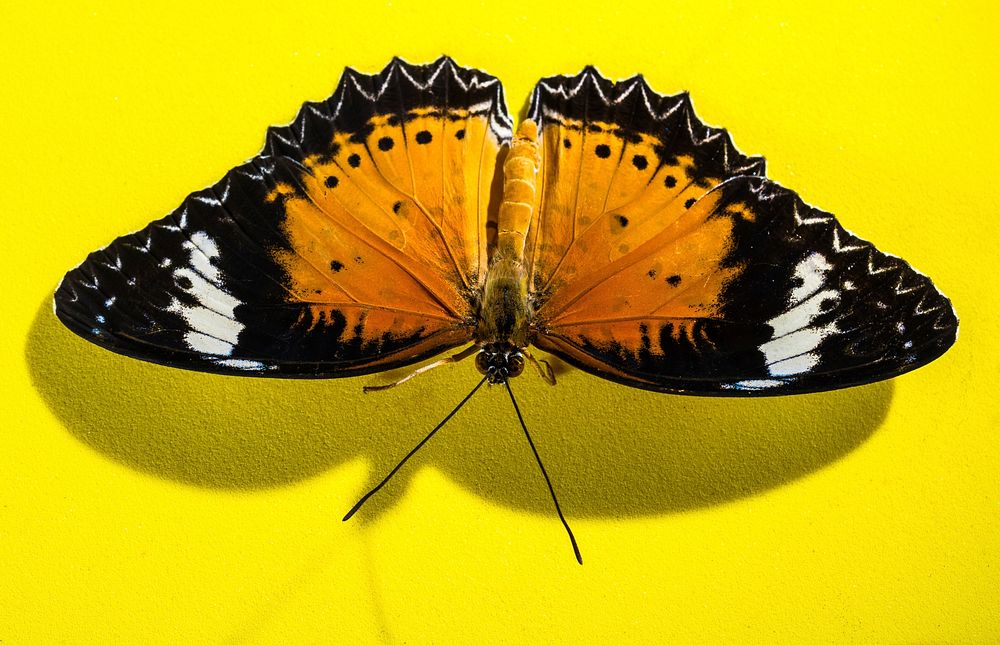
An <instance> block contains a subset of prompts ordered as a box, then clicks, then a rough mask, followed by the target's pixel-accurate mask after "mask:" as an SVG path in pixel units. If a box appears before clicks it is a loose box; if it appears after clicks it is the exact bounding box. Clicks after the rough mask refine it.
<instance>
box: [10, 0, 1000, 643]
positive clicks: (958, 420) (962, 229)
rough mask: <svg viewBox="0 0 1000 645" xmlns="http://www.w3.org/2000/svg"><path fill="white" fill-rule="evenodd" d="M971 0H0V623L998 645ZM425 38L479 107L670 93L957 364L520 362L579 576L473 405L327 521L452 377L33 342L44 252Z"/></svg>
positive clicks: (140, 212)
mask: <svg viewBox="0 0 1000 645" xmlns="http://www.w3.org/2000/svg"><path fill="white" fill-rule="evenodd" d="M112 4H113V5H114V6H112ZM915 4H919V6H914V5H915ZM991 4H992V3H982V4H981V5H980V4H973V3H963V2H923V3H902V2H900V3H885V4H883V3H871V2H865V3H830V2H821V3H820V2H817V3H803V2H797V1H794V0H793V1H790V2H782V3H771V4H769V5H768V6H766V7H758V8H755V9H747V8H742V7H740V6H734V5H733V3H727V4H724V5H718V6H713V5H709V4H706V3H694V2H653V3H649V4H630V3H627V2H606V1H602V2H590V1H585V0H576V1H574V2H562V3H546V2H540V3H539V2H535V3H528V4H523V3H522V4H521V5H518V4H516V3H495V4H487V3H482V2H473V1H466V2H447V3H433V2H411V1H409V0H392V1H391V2H375V3H368V2H350V3H342V2H333V1H331V0H324V1H323V2H315V3H310V4H293V3H277V2H267V3H238V4H234V5H233V6H232V7H228V8H217V7H216V3H212V2H204V1H202V2H160V3H152V4H151V8H146V9H142V10H139V9H133V8H132V5H133V3H127V2H119V3H103V2H93V3H58V2H55V3H29V2H20V3H14V2H5V3H4V8H3V9H2V10H0V65H2V69H3V83H2V90H0V91H2V93H3V94H2V100H0V128H2V140H3V153H2V155H0V171H2V173H0V176H2V177H3V189H4V190H3V200H2V204H3V206H2V214H3V223H4V235H3V238H2V240H3V245H2V253H0V262H2V267H3V297H2V299H0V303H2V304H0V306H2V313H0V325H2V348H0V349H2V352H3V370H2V376H0V378H2V381H0V392H2V397H3V408H2V415H3V416H2V429H0V641H2V642H4V643H59V642H66V643H82V642H95V643H96V642H101V643H109V642H126V643H127V642H134V643H140V642H141V643H153V642H165V643H196V642H206V643H214V642H223V643H243V642H247V643H299V642H303V643H304V642H311V643H312V642H317V643H318V642H330V643H335V642H336V643H355V642H358V643H364V642H392V643H403V642H407V643H422V642H432V641H433V642H440V643H450V642H536V643H537V642H566V643H580V642H619V641H627V642H650V643H659V642H671V643H683V642H706V643H722V642H727V643H731V642H788V643H801V642H835V641H847V642H850V641H853V642H879V643H916V642H920V643H932V642H933V643H949V642H954V643H970V642H1000V636H998V634H1000V616H998V613H997V612H998V610H997V591H998V589H1000V581H998V578H1000V503H998V502H1000V496H998V483H1000V477H998V468H1000V440H998V431H997V427H996V426H997V420H998V419H997V417H998V413H997V403H996V387H997V380H998V379H997V377H998V371H1000V370H998V356H997V349H996V348H997V344H996V340H995V339H996V338H998V335H1000V325H998V314H1000V307H998V306H997V305H998V295H997V294H998V289H997V286H996V281H997V275H998V269H1000V267H998V260H997V248H996V244H997V239H998V236H997V233H998V221H1000V181H998V179H997V177H996V171H997V169H998V165H1000V164H998V157H997V149H998V148H997V145H998V143H1000V141H998V136H997V135H998V133H1000V126H998V123H1000V121H998V119H997V118H996V109H997V105H998V98H1000V92H998V73H997V72H998V62H997V61H998V57H997V54H996V42H997V40H998V37H1000V29H998V27H997V25H998V24H1000V21H998V16H997V15H996V12H995V11H994V10H992V9H988V8H987V7H989V6H991ZM136 6H138V5H136ZM441 53H449V54H450V55H452V56H454V57H455V58H456V59H457V60H458V61H459V62H460V63H462V64H465V65H471V66H476V67H480V68H482V69H485V70H487V71H489V72H490V73H493V74H495V75H497V76H498V77H500V78H501V79H502V81H503V82H504V84H505V87H506V91H507V98H508V101H509V103H510V106H511V110H512V112H514V113H515V114H516V113H517V111H518V110H520V109H521V108H522V107H523V104H524V101H525V100H526V98H527V96H528V93H529V92H530V90H531V87H532V85H533V84H534V82H535V80H537V79H538V78H539V77H541V76H543V75H550V74H554V73H575V72H576V71H578V70H579V69H580V67H582V66H583V65H584V64H587V63H593V64H596V65H597V66H598V67H599V68H600V69H601V70H602V71H603V72H604V73H605V74H606V75H608V76H610V77H613V78H622V77H625V76H629V75H631V74H633V73H635V72H643V73H644V74H645V75H646V76H647V78H648V80H649V82H650V84H651V85H652V86H653V87H654V88H655V89H657V90H659V91H661V92H665V93H667V92H669V93H673V92H676V91H679V90H682V89H687V90H690V91H691V94H692V97H693V100H694V103H695V107H696V109H697V111H698V114H699V115H700V116H701V117H702V119H704V120H705V121H706V122H708V123H711V124H716V125H724V126H726V127H727V128H729V130H730V132H731V133H733V136H734V139H735V141H736V143H737V145H738V146H739V147H740V148H741V149H742V150H744V151H746V152H748V153H758V154H764V155H765V156H767V158H768V160H769V168H770V170H769V173H770V176H771V177H773V178H775V179H776V180H778V181H779V182H781V183H783V184H784V185H786V186H789V187H791V188H794V189H796V190H798V191H799V193H800V194H801V195H802V196H803V197H804V198H805V199H806V200H807V201H809V202H810V203H814V204H817V205H820V206H822V207H823V208H825V209H827V210H830V211H832V212H834V213H837V214H838V215H839V217H840V219H841V221H842V222H843V223H844V224H845V225H846V226H847V227H848V228H850V229H851V230H853V231H855V232H856V233H858V234H859V235H861V236H862V237H865V238H867V239H871V240H874V241H876V242H877V243H878V245H879V246H880V248H882V249H883V250H886V251H888V252H891V253H894V254H898V255H901V256H903V257H905V258H906V259H908V260H909V261H910V262H911V263H913V264H914V265H915V266H916V267H917V268H919V269H920V270H921V271H923V272H926V273H927V274H929V275H931V276H933V278H934V280H935V282H936V283H937V284H938V286H939V287H940V288H941V289H942V290H943V291H944V292H945V293H946V294H947V295H949V296H950V297H951V298H952V300H953V301H954V303H955V305H956V307H957V309H958V312H959V316H960V318H961V320H962V331H961V337H960V339H959V341H958V344H957V345H956V346H955V347H954V348H953V349H952V350H951V351H950V352H949V353H948V354H946V355H945V356H944V357H943V358H942V359H940V360H938V361H937V362H935V363H933V364H931V365H929V366H927V367H925V368H923V369H921V370H919V371H917V372H914V373H912V374H909V375H906V376H903V377H901V378H899V379H896V380H895V381H893V382H886V383H880V384H875V385H871V386H867V387H862V388H856V389H853V390H848V391H841V392H834V393H827V394H817V395H809V396H801V397H793V398H780V399H766V400H716V399H690V398H683V397H671V396H666V395H656V394H650V393H645V392H639V391H634V390H630V389H628V388H625V387H622V386H618V385H613V384H610V383H606V382H603V381H600V380H599V379H596V378H593V377H590V376H587V375H585V374H582V373H579V372H576V371H573V370H570V369H568V368H565V369H563V370H561V373H560V374H559V379H560V383H559V385H558V386H557V387H556V388H548V387H547V386H545V385H544V384H542V383H541V382H540V380H539V379H537V378H533V377H532V376H530V375H529V376H528V377H527V378H520V379H518V380H517V381H515V383H514V386H515V388H516V391H517V392H518V393H519V395H520V397H521V399H522V401H521V403H522V407H523V409H524V410H525V415H526V420H527V422H528V424H529V425H530V427H531V428H532V430H533V433H534V436H535V439H536V442H537V443H538V444H539V449H540V451H541V452H542V455H543V457H544V458H545V460H546V463H547V466H548V468H549V470H550V473H551V474H552V476H553V479H554V482H555V485H556V487H557V489H558V491H559V492H560V493H561V499H562V502H563V506H564V508H565V510H566V512H567V514H568V516H569V519H570V521H571V523H572V525H573V526H574V528H575V530H576V533H577V537H578V538H579V540H580V544H581V548H582V550H583V555H584V560H585V563H586V564H585V565H584V566H583V567H579V566H578V565H577V564H576V563H575V561H574V560H573V557H572V554H571V551H570V549H569V546H568V543H567V540H566V537H565V535H564V534H563V532H562V528H561V527H560V525H559V523H558V520H557V519H556V517H555V516H554V514H553V513H552V511H551V508H550V502H549V500H548V499H547V496H546V492H545V489H544V485H543V483H542V481H541V479H540V478H539V477H538V474H537V472H536V469H535V466H534V464H533V463H532V460H531V455H530V452H529V451H528V448H527V446H526V445H525V444H524V442H523V439H522V438H521V437H520V435H519V433H520V431H519V429H518V428H517V426H516V425H515V424H516V420H515V417H514V416H513V414H512V411H511V410H510V409H509V404H508V403H507V402H506V401H505V399H504V397H503V396H502V393H501V392H500V391H497V390H496V389H494V390H492V391H483V392H481V393H480V394H479V395H477V397H476V398H475V399H474V400H473V402H472V403H470V404H469V406H468V407H467V408H466V409H464V410H463V411H462V412H461V413H460V414H459V416H458V417H457V418H456V419H455V420H454V422H453V423H451V424H450V425H449V426H448V427H446V429H445V430H444V431H442V433H441V434H440V435H439V436H438V437H436V438H435V440H434V441H433V442H432V443H431V444H430V445H429V446H428V447H427V448H426V449H425V450H424V451H423V452H422V454H420V455H419V456H418V458H417V459H416V460H415V461H414V463H412V464H411V465H410V467H408V468H407V469H406V470H405V471H403V472H402V473H401V475H400V476H399V477H398V478H397V479H396V480H395V481H394V483H393V485H392V486H391V487H390V488H389V489H388V490H386V491H385V492H384V493H383V494H382V495H381V496H380V497H379V498H377V499H375V500H373V502H372V504H371V505H370V506H368V507H366V508H365V509H364V510H363V511H362V512H361V513H360V514H359V516H358V517H357V518H356V519H355V520H352V521H351V522H349V523H346V524H344V523H341V521H340V518H341V516H342V515H343V513H344V512H345V510H346V509H347V508H349V507H350V505H351V504H352V503H353V502H354V501H355V500H356V499H357V497H358V496H359V495H360V494H361V493H362V492H364V490H366V488H367V487H368V486H369V485H370V484H371V483H373V481H375V480H377V478H378V477H380V476H381V474H382V473H384V472H385V471H386V469H387V468H389V467H390V466H391V465H392V463H393V462H394V461H395V460H396V459H397V458H398V457H399V456H401V455H402V454H403V453H404V452H405V451H406V450H408V449H409V448H410V446H412V445H413V443H414V442H415V441H416V440H417V438H419V437H420V436H422V435H423V434H424V433H425V432H426V431H427V430H428V429H429V428H430V427H432V426H433V425H434V424H435V423H436V422H437V421H438V420H439V419H440V418H441V417H443V416H444V414H445V413H446V412H447V411H448V410H450V409H451V407H452V406H453V405H454V403H456V402H457V401H458V400H459V399H460V398H461V397H462V396H463V395H464V394H465V393H466V392H467V391H468V389H469V388H470V387H471V386H472V384H473V383H474V381H475V379H476V375H475V373H474V369H473V367H472V366H471V365H470V364H464V365H461V366H457V367H454V368H451V369H446V370H445V369H442V370H439V371H438V372H437V373H433V374H430V375H428V376H425V377H422V378H420V379H418V381H417V382H412V383H410V384H407V386H406V387H403V388H399V389H397V390H394V391H390V392H387V393H384V394H381V395H370V396H363V395H362V394H361V392H360V388H361V385H362V384H364V383H372V382H380V380H379V379H378V378H375V377H367V378H360V379H347V380H339V381H325V382H278V381H257V380H249V379H247V380H243V379H239V378H231V377H218V376H211V375H204V374H194V373H187V372H182V371H175V370H170V369H167V368H161V367H157V366H153V365H148V364H145V363H140V362H137V361H131V360H129V359H125V358H121V357H118V356H115V355H112V354H109V353H107V352H104V351H102V350H99V349H97V348H96V347H93V346H91V345H89V344H87V343H85V342H83V341H81V340H79V339H77V338H76V337H75V336H72V335H71V334H70V333H69V332H67V331H65V330H64V329H62V327H61V326H60V325H59V324H58V323H57V322H56V321H55V319H54V317H53V316H52V313H51V306H50V297H51V296H50V294H51V292H52V290H53V289H54V288H55V286H56V284H57V282H58V281H59V279H60V278H61V276H62V274H63V273H64V272H65V271H66V270H67V269H69V268H70V267H72V266H74V265H76V264H77V263H78V262H80V261H81V260H82V259H83V258H84V257H85V255H86V254H87V253H88V252H89V251H91V250H93V249H95V248H98V247H100V246H103V245H105V244H106V243H108V242H109V241H110V240H111V239H113V238H114V237H116V236H118V235H120V234H122V233H125V232H128V231H131V230H134V229H136V228H139V227H141V226H142V225H144V224H145V223H146V222H147V221H149V220H152V219H155V218H158V217H160V216H161V215H163V214H165V213H166V212H168V211H169V210H171V209H173V208H174V207H175V206H177V205H178V204H179V203H180V201H181V199H182V198H183V197H184V196H185V195H186V194H187V193H188V192H190V191H192V190H195V189H199V188H201V187H203V186H205V185H207V184H209V183H212V182H214V181H215V180H217V179H218V178H219V177H221V176H222V174H223V173H224V172H225V171H226V170H228V169H229V168H230V167H231V166H233V165H236V164H237V163H239V162H241V161H242V160H244V159H245V158H247V157H249V156H251V155H253V154H254V153H256V152H257V150H258V149H259V147H260V145H261V143H262V141H263V132H264V128H265V127H266V126H267V125H269V124H272V123H284V122H287V121H289V120H290V119H291V118H292V117H293V116H294V114H295V113H296V111H297V109H298V106H299V105H300V103H301V102H302V101H304V100H307V99H312V100H316V99H321V98H324V97H326V96H327V95H328V94H329V93H330V92H331V91H332V89H333V87H334V85H335V84H336V81H337V79H338V78H339V75H340V72H341V70H342V68H343V67H344V66H345V65H351V66H354V67H357V68H358V69H361V70H364V71H369V72H371V71H376V70H379V69H381V68H382V66H383V65H384V64H385V63H386V62H388V60H389V58H390V57H391V56H392V55H401V56H403V57H405V58H407V59H408V60H410V61H413V62H424V61H429V60H431V59H433V58H435V57H437V56H438V55H439V54H441Z"/></svg>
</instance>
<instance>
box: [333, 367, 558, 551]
mask: <svg viewBox="0 0 1000 645" xmlns="http://www.w3.org/2000/svg"><path fill="white" fill-rule="evenodd" d="M487 378H489V377H488V376H484V377H483V380H481V381H479V385H477V386H476V387H474V388H472V391H471V392H469V393H468V394H466V395H465V398H464V399H462V402H461V403H459V404H458V405H456V406H455V409H454V410H452V411H451V412H449V413H448V416H446V417H445V418H444V420H443V421H442V422H441V423H439V424H437V425H436V426H435V427H434V429H433V430H431V431H430V432H429V433H427V436H426V437H424V438H423V439H421V440H420V443H418V444H417V445H416V446H414V447H413V450H411V451H410V452H408V453H406V456H405V457H403V459H402V460H401V461H400V462H399V463H398V464H396V467H395V468H393V469H392V470H390V471H389V474H388V475H386V476H385V479H383V480H382V481H381V482H379V484H378V486H376V487H375V488H373V489H371V490H370V491H368V492H367V493H365V496H364V497H362V498H361V499H359V500H358V503H357V504H355V505H354V508H352V509H351V510H349V511H347V515H345V516H344V520H343V521H344V522H346V521H347V520H349V519H351V516H352V515H354V514H355V513H357V512H358V509H359V508H361V505H362V504H364V503H365V502H367V501H368V498H369V497H371V496H372V495H374V494H375V493H377V492H379V490H381V489H382V487H383V486H385V485H386V484H387V483H388V482H389V480H390V479H392V476H393V475H395V474H396V471H398V470H399V469H400V468H402V467H403V464H405V463H406V462H407V460H408V459H409V458H410V457H412V456H413V455H415V454H416V453H417V451H418V450H420V448H422V447H423V445H424V444H425V443H427V442H428V441H430V440H431V437H433V436H434V433H436V432H437V431H438V430H440V429H441V428H442V427H443V426H444V424H446V423H448V420H449V419H451V418H452V417H453V416H455V413H456V412H458V411H459V410H461V409H462V406H463V405H465V403H466V402H467V401H468V400H469V399H471V398H472V395H473V394H475V393H476V391H477V390H479V388H481V387H482V386H483V383H485V382H486V379H487ZM508 389H509V388H508ZM516 405H517V404H515V407H516ZM520 414H521V413H520V412H518V416H520ZM521 423H522V424H523V423H524V422H523V421H522V422H521ZM525 432H527V430H525ZM529 441H530V439H529ZM539 464H541V462H539ZM542 472H544V470H543V471H542ZM546 479H548V477H546ZM549 487H550V488H551V484H550V485H549ZM558 506H559V505H558V504H556V507H557V508H558ZM559 515H560V517H562V513H560V514H559ZM564 523H565V520H564ZM566 528H567V529H568V528H569V527H566ZM570 537H572V534H571V535H570Z"/></svg>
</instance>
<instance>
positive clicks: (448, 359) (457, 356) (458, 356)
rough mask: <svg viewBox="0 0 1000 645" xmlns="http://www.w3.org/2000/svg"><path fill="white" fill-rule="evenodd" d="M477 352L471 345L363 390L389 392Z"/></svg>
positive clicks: (476, 348) (475, 346)
mask: <svg viewBox="0 0 1000 645" xmlns="http://www.w3.org/2000/svg"><path fill="white" fill-rule="evenodd" d="M477 352H479V345H476V344H472V345H469V346H468V347H466V348H465V349H463V350H462V351H460V352H458V353H457V354H452V355H451V356H446V357H445V358H442V359H441V360H437V361H434V362H433V363H429V364H427V365H424V366H423V367H420V368H417V369H415V370H413V371H412V372H410V373H409V374H407V375H406V376H404V377H403V378H401V379H399V380H398V381H395V382H393V383H389V384H388V385H366V386H364V387H363V388H361V389H362V390H363V391H364V393H365V394H368V393H369V392H379V391H381V390H388V389H389V388H392V387H396V386H397V385H402V384H403V383H406V382H407V381H409V380H410V379H411V378H413V377H414V376H417V375H418V374H423V373H424V372H429V371H431V370H432V369H434V368H435V367H441V366H442V365H448V364H450V363H457V362H458V361H460V360H463V359H466V358H468V357H470V356H472V355H473V354H476V353H477ZM532 360H534V359H532ZM553 382H554V381H553Z"/></svg>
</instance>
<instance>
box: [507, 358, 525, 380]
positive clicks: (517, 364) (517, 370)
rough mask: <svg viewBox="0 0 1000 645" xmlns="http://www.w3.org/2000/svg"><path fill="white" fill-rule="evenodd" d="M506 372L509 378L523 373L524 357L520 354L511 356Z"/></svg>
mask: <svg viewBox="0 0 1000 645" xmlns="http://www.w3.org/2000/svg"><path fill="white" fill-rule="evenodd" d="M508 370H509V371H508V376H509V377H510V378H514V377H515V376H520V375H521V372H523V371H524V356H522V355H521V354H520V353H517V354H511V356H510V363H509V367H508Z"/></svg>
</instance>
